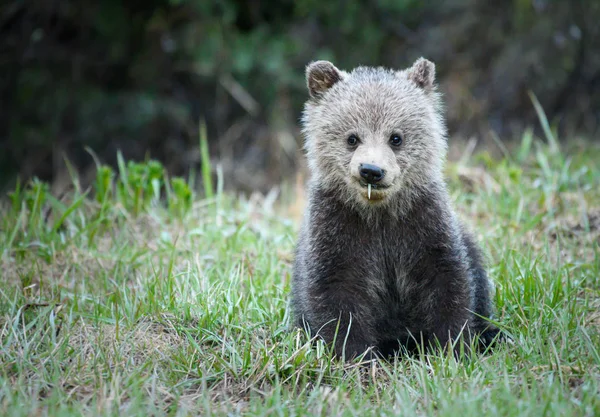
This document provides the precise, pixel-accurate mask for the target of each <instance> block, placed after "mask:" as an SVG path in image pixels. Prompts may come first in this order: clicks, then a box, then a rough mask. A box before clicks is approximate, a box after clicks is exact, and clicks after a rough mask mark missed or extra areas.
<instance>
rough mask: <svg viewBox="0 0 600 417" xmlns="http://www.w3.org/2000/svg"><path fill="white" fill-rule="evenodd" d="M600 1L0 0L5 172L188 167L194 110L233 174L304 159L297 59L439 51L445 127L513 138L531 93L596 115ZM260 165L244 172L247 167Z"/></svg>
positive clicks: (526, 116) (587, 119)
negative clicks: (147, 163)
mask: <svg viewBox="0 0 600 417" xmlns="http://www.w3.org/2000/svg"><path fill="white" fill-rule="evenodd" d="M598 21H600V2H599V1H592V0H589V1H583V0H581V1H576V0H573V1H560V0H554V1H552V0H503V1H498V2H485V1H483V0H448V1H444V2H420V1H417V0H377V1H374V2H370V1H366V0H363V1H344V0H332V1H328V2H323V1H316V0H299V1H291V0H281V1H277V2H275V1H266V0H256V1H241V0H222V1H217V0H150V1H146V2H141V1H124V2H123V1H117V0H103V1H92V0H79V1H74V0H60V1H59V0H29V1H27V2H25V1H24V0H7V1H5V2H3V4H2V6H0V65H1V73H2V78H1V79H0V100H1V102H0V105H1V109H2V111H0V135H1V137H2V140H3V142H4V144H3V147H2V148H3V150H4V151H3V152H1V153H0V184H3V183H6V182H7V181H9V182H10V183H12V180H13V178H14V176H15V175H17V174H18V175H21V176H22V177H29V176H31V175H38V176H41V177H43V178H45V179H52V178H55V179H56V177H59V176H60V169H62V167H63V166H64V164H63V163H62V156H63V154H66V155H68V157H69V158H70V159H71V160H72V161H74V162H75V163H76V164H77V165H78V166H79V167H80V168H85V167H86V166H87V165H89V164H90V162H91V158H90V157H89V155H87V153H86V152H85V150H84V146H89V147H91V148H92V149H94V150H95V151H96V152H97V153H98V155H99V156H100V157H101V158H102V159H103V160H105V161H108V162H109V163H110V162H113V163H114V158H115V154H116V150H117V149H122V150H123V152H124V154H125V157H127V158H143V157H144V155H145V154H146V153H147V152H150V153H151V154H152V156H153V157H154V158H158V159H161V160H162V161H164V162H165V165H166V166H167V167H168V168H169V170H170V171H171V172H173V173H175V174H181V173H183V172H185V171H187V170H188V169H189V167H190V166H192V165H193V164H196V163H197V162H198V161H199V154H198V151H197V144H198V137H197V132H198V129H197V127H198V121H199V120H200V118H203V119H205V120H206V121H207V125H208V128H209V138H210V139H211V150H212V153H213V154H215V155H217V156H219V157H220V159H221V160H222V161H223V169H224V171H225V173H226V174H227V175H228V183H229V184H230V185H235V186H238V187H241V188H247V189H255V188H261V189H264V188H265V187H267V186H268V185H270V184H273V183H277V182H279V181H280V180H281V179H283V178H284V177H286V176H287V175H289V174H290V173H292V172H293V171H294V169H295V166H296V165H295V164H296V161H297V154H298V152H297V151H298V147H299V141H298V140H297V139H296V138H298V135H297V130H295V129H296V125H297V118H298V116H299V113H300V110H301V104H302V102H303V101H304V99H305V97H306V93H305V90H304V74H303V68H304V66H305V65H306V63H307V62H309V61H310V60H314V59H331V60H333V61H335V63H336V64H337V65H338V66H339V67H341V68H352V67H354V66H356V65H359V64H367V65H385V66H391V67H397V68H403V67H406V66H407V65H410V63H411V62H412V60H414V59H416V58H417V57H419V56H426V57H428V58H429V59H431V60H433V61H435V62H436V64H437V69H438V74H439V77H438V78H439V80H440V82H441V88H442V91H443V92H444V93H445V98H446V102H447V113H448V117H449V125H450V129H451V133H452V134H453V135H457V136H463V137H465V136H470V135H482V136H485V135H487V134H489V132H490V130H493V131H495V132H496V133H498V134H499V135H500V136H502V137H506V138H510V137H511V136H513V135H515V134H517V133H518V132H519V131H520V130H521V129H522V128H523V127H524V125H526V124H531V123H534V122H535V112H534V111H533V108H532V106H531V103H530V101H529V98H528V95H527V91H528V90H529V89H531V90H532V91H534V92H535V94H536V95H537V97H538V98H539V100H540V102H541V103H542V105H543V106H544V108H545V110H546V111H547V112H548V116H549V117H550V118H551V120H555V121H556V122H557V123H558V126H559V127H560V128H561V129H562V130H563V131H565V132H569V133H570V132H577V133H582V134H586V135H594V134H596V133H597V132H598V130H599V122H600V115H599V113H598V109H599V108H600V53H599V51H600V25H597V22H598ZM250 174H251V175H250Z"/></svg>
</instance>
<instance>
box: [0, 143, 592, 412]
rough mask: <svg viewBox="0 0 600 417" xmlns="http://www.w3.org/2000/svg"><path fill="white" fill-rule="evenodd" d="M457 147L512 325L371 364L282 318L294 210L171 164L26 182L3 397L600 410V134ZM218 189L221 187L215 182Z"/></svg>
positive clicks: (460, 186)
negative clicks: (65, 186) (497, 333)
mask: <svg viewBox="0 0 600 417" xmlns="http://www.w3.org/2000/svg"><path fill="white" fill-rule="evenodd" d="M506 152H507V154H506V157H505V158H504V159H502V160H500V161H497V160H496V161H494V160H492V159H491V158H489V157H487V156H486V154H485V153H483V154H478V155H475V156H473V157H472V158H470V162H469V165H468V166H464V165H457V164H450V166H449V167H448V174H449V178H450V186H451V190H452V195H453V197H454V199H455V200H456V206H457V208H458V209H459V211H460V213H461V214H462V216H463V217H464V218H466V219H467V220H468V221H469V222H470V223H471V225H472V226H473V227H474V229H475V230H476V232H477V235H478V237H479V239H480V241H481V242H482V243H483V246H484V247H485V249H486V252H487V254H488V259H489V269H490V274H491V276H492V277H493V279H494V281H495V282H496V287H497V289H496V295H495V300H496V304H497V306H498V321H499V323H500V325H501V326H502V328H503V329H505V331H506V332H507V333H508V334H509V335H510V336H511V337H512V339H513V343H511V344H506V345H503V346H502V347H500V348H499V349H497V350H496V351H494V352H493V353H491V354H488V355H479V356H473V357H470V358H468V359H465V360H463V361H456V360H455V359H454V358H452V357H447V356H444V355H441V354H440V355H435V354H431V355H428V356H424V357H414V358H402V359H398V360H395V361H392V362H391V363H377V364H374V365H369V366H366V367H365V366H359V365H357V364H356V363H350V364H344V363H340V362H338V361H332V360H331V359H330V355H329V352H328V350H327V349H326V348H325V347H324V346H323V345H322V344H320V343H317V344H316V345H315V346H313V345H311V344H310V343H308V341H307V340H306V338H305V336H304V335H302V334H300V333H298V332H296V331H292V332H290V331H288V322H289V310H288V308H287V303H288V300H289V286H290V275H291V261H292V257H293V247H294V241H295V234H296V229H297V222H296V221H295V220H291V219H290V218H289V215H288V213H289V212H288V211H287V210H286V209H285V208H284V207H283V206H282V205H281V204H278V203H276V204H275V205H273V204H272V201H271V200H270V199H268V198H254V197H253V198H250V199H242V198H235V197H233V196H231V195H227V194H223V193H222V192H221V191H219V190H217V191H216V192H214V193H213V189H212V185H211V184H210V183H209V182H208V181H209V179H208V177H206V175H204V176H203V178H204V186H205V193H206V195H208V196H209V198H206V199H201V198H199V197H198V196H195V195H193V193H192V192H191V191H190V188H191V186H188V184H189V182H187V181H185V180H184V179H181V178H173V179H171V178H169V177H168V176H167V175H166V173H165V172H164V170H163V169H162V167H161V166H160V164H158V163H156V162H152V161H150V162H147V163H140V164H134V163H129V164H127V163H126V162H125V161H123V160H122V158H120V159H119V162H120V163H119V171H118V172H117V173H115V172H113V171H112V170H111V169H110V168H108V167H102V166H100V167H99V170H98V178H97V180H96V183H95V184H94V186H93V187H92V189H91V190H89V192H88V193H87V194H86V192H84V190H81V188H80V187H79V186H78V183H77V181H75V183H74V189H73V192H72V193H70V194H68V195H67V196H64V197H61V198H59V196H53V195H52V194H51V192H50V191H49V188H48V187H47V186H46V185H45V184H43V183H40V182H34V183H31V184H27V185H25V186H19V187H17V189H16V191H15V192H14V193H13V194H11V198H10V199H6V200H5V201H4V203H3V206H2V209H1V210H2V211H1V216H2V217H1V220H0V257H1V258H0V274H1V281H0V282H2V286H1V287H0V414H1V415H7V416H20V415H22V416H29V415H81V414H88V415H116V414H122V415H128V416H136V415H140V416H149V415H163V414H169V415H198V414H203V415H204V414H215V415H238V414H247V415H257V416H262V415H286V416H287V415H303V414H306V415H357V416H364V415H389V416H396V415H407V416H413V415H439V416H460V417H463V416H470V415H474V416H480V415H504V416H542V415H544V416H559V415H560V416H567V415H587V416H594V415H596V416H597V415H600V312H599V311H600V249H599V246H598V241H599V238H600V172H599V163H600V149H598V148H593V147H592V146H591V145H587V144H582V145H581V147H580V148H575V149H573V150H571V151H570V152H564V151H562V152H561V151H560V150H559V149H558V148H557V144H556V143H552V144H550V145H547V144H544V143H541V142H538V141H536V140H531V137H530V135H529V136H528V135H525V137H524V140H523V142H522V144H521V145H520V146H518V147H516V149H514V150H511V151H510V152H509V151H506ZM208 190H210V191H208Z"/></svg>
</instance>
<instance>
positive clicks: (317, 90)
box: [306, 61, 345, 98]
mask: <svg viewBox="0 0 600 417" xmlns="http://www.w3.org/2000/svg"><path fill="white" fill-rule="evenodd" d="M344 75H345V73H344V72H343V71H340V70H339V69H337V68H336V67H335V65H333V64H332V63H331V62H329V61H315V62H311V63H310V64H308V66H307V67H306V85H307V86H308V93H309V94H310V96H311V97H312V98H319V97H321V96H322V95H323V93H325V91H327V90H328V89H330V88H331V87H332V86H333V85H334V84H335V83H337V82H338V81H341V80H343V79H344Z"/></svg>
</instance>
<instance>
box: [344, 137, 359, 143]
mask: <svg viewBox="0 0 600 417" xmlns="http://www.w3.org/2000/svg"><path fill="white" fill-rule="evenodd" d="M358 140H359V139H358V136H356V135H350V136H348V139H346V141H347V142H348V145H350V146H356V145H358Z"/></svg>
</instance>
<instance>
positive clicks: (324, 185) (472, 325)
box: [292, 58, 498, 359]
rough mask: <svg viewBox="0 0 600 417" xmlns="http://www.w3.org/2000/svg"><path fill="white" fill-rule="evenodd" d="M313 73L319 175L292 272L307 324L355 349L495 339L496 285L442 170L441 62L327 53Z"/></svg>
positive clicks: (310, 112)
mask: <svg viewBox="0 0 600 417" xmlns="http://www.w3.org/2000/svg"><path fill="white" fill-rule="evenodd" d="M306 78H307V84H308V91H309V94H310V99H309V100H308V101H307V103H306V105H305V109H304V113H303V118H302V121H303V133H304V136H305V139H306V144H305V149H306V153H307V159H308V166H309V170H310V174H311V178H310V180H309V184H308V207H307V210H306V213H305V218H304V221H303V224H302V227H301V230H300V236H299V240H298V244H297V248H296V258H295V264H294V273H293V283H292V309H293V313H294V316H295V323H296V325H297V326H300V327H303V328H305V329H307V330H308V331H309V332H310V333H312V334H313V335H319V336H320V337H322V338H323V339H324V340H325V341H326V342H327V343H330V344H334V349H335V353H336V355H338V356H340V357H345V358H346V359H351V358H353V357H355V356H357V355H360V354H362V353H364V352H365V351H368V352H369V355H372V354H373V352H374V353H375V354H376V355H382V356H388V355H392V354H395V353H396V352H398V351H400V350H401V349H402V347H404V348H406V349H408V350H412V349H414V348H415V347H418V346H423V345H427V346H432V345H438V344H440V345H442V346H453V347H454V349H455V351H457V349H459V348H460V345H461V343H462V344H463V347H464V346H467V345H469V343H470V341H471V339H472V338H473V337H474V336H475V335H477V337H478V340H479V342H480V343H481V344H482V345H483V346H485V345H487V344H489V343H490V342H492V341H493V340H494V338H495V336H496V334H497V333H498V329H497V328H495V327H494V326H492V325H491V324H490V323H489V322H488V320H486V318H490V317H491V315H492V303H491V289H492V285H491V283H490V281H489V280H488V277H487V274H486V272H485V270H484V268H483V266H482V256H481V254H480V251H479V248H478V247H477V245H476V243H475V241H474V239H473V237H472V236H471V235H470V234H469V233H468V232H467V231H466V229H465V227H464V226H463V225H462V224H461V223H460V221H459V220H458V218H457V215H456V214H455V212H454V210H453V208H452V205H451V201H450V197H449V195H448V191H447V189H446V184H445V180H444V177H443V167H444V162H445V158H446V152H447V145H446V128H445V124H444V121H443V118H442V114H441V113H442V104H441V100H440V96H439V93H438V92H437V91H436V87H435V85H434V78H435V66H434V65H433V63H431V62H430V61H428V60H426V59H423V58H421V59H419V60H417V61H416V62H415V63H414V64H413V66H412V67H411V68H409V69H407V70H402V71H394V70H388V69H384V68H369V67H358V68H356V69H354V70H353V71H352V72H345V71H341V70H339V69H337V68H336V67H335V66H334V65H333V64H332V63H330V62H327V61H318V62H313V63H311V64H309V65H308V67H307V69H306ZM449 343H450V344H449ZM464 343H467V345H464ZM369 348H372V349H369Z"/></svg>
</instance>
